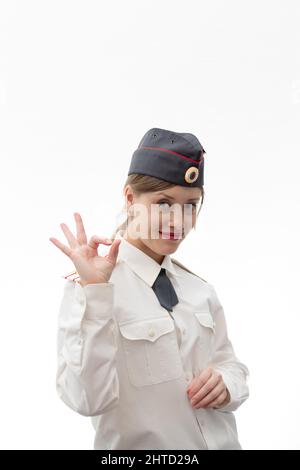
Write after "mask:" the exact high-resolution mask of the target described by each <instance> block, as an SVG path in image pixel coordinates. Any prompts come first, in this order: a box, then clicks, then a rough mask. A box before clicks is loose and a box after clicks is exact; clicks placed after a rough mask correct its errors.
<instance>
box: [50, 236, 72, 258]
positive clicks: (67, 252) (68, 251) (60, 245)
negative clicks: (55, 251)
mask: <svg viewBox="0 0 300 470" xmlns="http://www.w3.org/2000/svg"><path fill="white" fill-rule="evenodd" d="M49 240H50V241H51V242H52V243H53V244H54V245H55V246H57V248H59V249H60V250H61V251H62V252H63V253H64V254H65V255H67V256H69V257H71V249H70V248H69V247H68V246H66V245H64V244H63V243H61V242H60V241H59V240H57V239H56V238H54V237H50V238H49Z"/></svg>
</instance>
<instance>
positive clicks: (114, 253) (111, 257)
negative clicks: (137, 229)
mask: <svg viewBox="0 0 300 470" xmlns="http://www.w3.org/2000/svg"><path fill="white" fill-rule="evenodd" d="M120 243H121V239H119V238H118V239H116V240H114V242H113V244H112V246H111V247H110V250H109V253H108V255H106V259H107V261H109V262H110V263H112V264H114V265H115V264H116V262H117V258H118V253H119V246H120Z"/></svg>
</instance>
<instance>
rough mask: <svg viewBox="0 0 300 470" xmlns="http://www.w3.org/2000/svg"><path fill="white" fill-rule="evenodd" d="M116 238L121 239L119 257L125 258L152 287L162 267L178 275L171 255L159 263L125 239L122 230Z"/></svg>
mask: <svg viewBox="0 0 300 470" xmlns="http://www.w3.org/2000/svg"><path fill="white" fill-rule="evenodd" d="M116 238H119V239H121V243H120V245H119V252H118V257H119V258H120V259H123V260H124V261H125V262H126V263H127V264H128V265H129V266H130V268H131V269H132V270H133V271H134V272H135V273H136V274H137V275H138V276H139V277H140V278H142V279H143V280H144V281H145V282H146V283H147V284H149V286H150V287H152V285H153V283H154V281H155V280H156V278H157V276H158V274H159V272H160V270H161V268H164V269H165V270H166V271H168V272H169V273H171V274H173V275H175V276H176V275H177V271H176V269H175V266H174V264H173V263H172V260H171V257H170V255H165V257H164V259H163V262H162V263H161V264H159V263H158V262H157V261H155V260H154V259H153V258H151V256H149V255H147V254H146V253H144V252H143V251H142V250H140V249H139V248H137V247H136V246H134V245H132V244H131V243H129V242H128V241H127V240H125V238H123V236H122V235H121V233H120V232H118V233H117V235H116Z"/></svg>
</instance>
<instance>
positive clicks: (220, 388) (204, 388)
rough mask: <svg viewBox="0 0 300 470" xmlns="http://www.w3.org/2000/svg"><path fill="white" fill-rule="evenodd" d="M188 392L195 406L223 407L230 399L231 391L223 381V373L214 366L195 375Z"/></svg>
mask: <svg viewBox="0 0 300 470" xmlns="http://www.w3.org/2000/svg"><path fill="white" fill-rule="evenodd" d="M187 393H188V397H189V399H190V401H191V405H192V406H193V407H194V408H221V407H222V406H225V405H227V404H228V403H229V401H230V393H229V391H228V389H227V387H226V385H225V383H224V382H223V377H222V374H221V373H220V372H217V371H215V370H213V368H212V367H208V368H207V369H204V370H203V371H202V372H201V374H200V375H198V376H197V377H194V379H193V380H192V382H191V383H190V384H189V386H188V388H187Z"/></svg>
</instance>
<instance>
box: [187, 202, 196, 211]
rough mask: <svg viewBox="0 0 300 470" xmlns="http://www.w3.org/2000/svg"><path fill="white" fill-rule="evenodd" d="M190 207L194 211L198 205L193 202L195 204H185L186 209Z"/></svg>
mask: <svg viewBox="0 0 300 470" xmlns="http://www.w3.org/2000/svg"><path fill="white" fill-rule="evenodd" d="M190 206H192V209H193V210H194V209H196V207H197V203H196V202H193V203H190V204H184V207H186V208H190Z"/></svg>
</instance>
